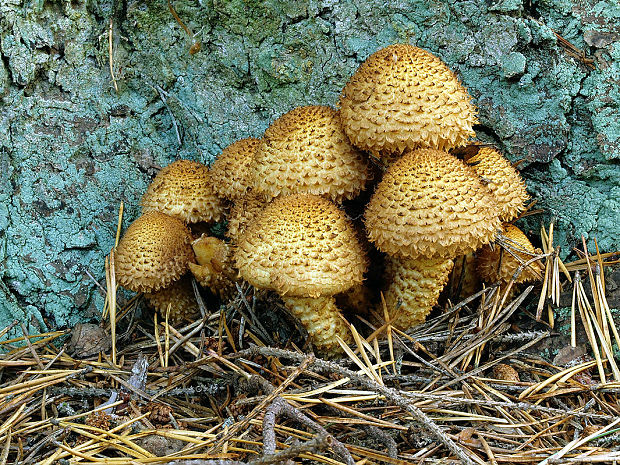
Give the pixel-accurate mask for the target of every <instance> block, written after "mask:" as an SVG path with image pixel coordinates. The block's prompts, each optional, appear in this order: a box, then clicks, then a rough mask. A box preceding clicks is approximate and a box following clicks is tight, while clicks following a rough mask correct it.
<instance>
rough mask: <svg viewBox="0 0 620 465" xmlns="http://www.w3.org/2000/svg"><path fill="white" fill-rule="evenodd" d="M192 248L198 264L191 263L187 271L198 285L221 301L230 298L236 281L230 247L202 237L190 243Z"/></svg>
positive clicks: (210, 238)
mask: <svg viewBox="0 0 620 465" xmlns="http://www.w3.org/2000/svg"><path fill="white" fill-rule="evenodd" d="M192 248H193V249H194V253H195V254H196V261H197V262H198V264H194V263H191V264H190V267H189V269H190V271H191V272H192V274H193V275H194V277H195V278H196V280H197V281H198V283H200V285H201V286H203V287H207V288H209V289H211V291H212V292H213V293H214V294H217V295H219V296H220V297H221V298H222V299H226V298H228V297H230V296H231V295H232V294H233V293H234V290H235V281H236V280H237V278H236V276H237V273H236V271H235V269H234V267H233V264H232V252H231V250H230V246H229V245H228V244H227V243H226V242H224V241H222V240H221V239H218V238H217V237H209V236H204V235H203V236H201V237H200V238H198V239H196V240H195V241H194V242H192Z"/></svg>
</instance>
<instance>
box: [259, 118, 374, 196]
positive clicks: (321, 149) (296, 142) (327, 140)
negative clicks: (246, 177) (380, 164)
mask: <svg viewBox="0 0 620 465" xmlns="http://www.w3.org/2000/svg"><path fill="white" fill-rule="evenodd" d="M250 170H251V171H252V172H253V176H254V189H255V190H256V191H257V192H261V193H263V194H265V196H266V197H268V198H273V197H277V196H278V195H289V194H303V193H305V194H315V195H322V196H325V197H328V198H329V199H331V200H333V201H334V202H338V203H339V202H341V201H342V200H345V199H352V198H354V197H356V196H357V195H358V194H359V192H360V191H361V190H362V189H363V188H364V186H365V184H366V182H367V181H368V179H369V178H370V168H369V166H368V161H367V160H366V157H365V156H364V155H363V154H362V153H361V152H360V151H359V150H357V149H356V148H355V147H353V146H352V145H351V144H350V143H349V141H348V139H347V136H346V135H345V134H344V132H343V130H342V126H341V124H340V118H339V116H338V112H337V111H336V110H334V109H332V108H329V107H325V106H307V107H299V108H295V109H293V110H291V111H289V112H288V113H285V114H284V115H282V116H281V117H280V118H278V119H277V120H275V121H274V122H273V123H272V124H271V126H269V127H268V128H267V130H266V131H265V135H264V136H263V139H262V141H261V143H260V145H259V146H258V148H257V149H256V152H255V154H254V158H253V161H252V164H251V167H250Z"/></svg>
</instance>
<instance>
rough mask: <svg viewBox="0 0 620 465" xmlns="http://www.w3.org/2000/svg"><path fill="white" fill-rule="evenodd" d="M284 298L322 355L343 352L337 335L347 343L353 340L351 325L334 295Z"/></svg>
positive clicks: (285, 303)
mask: <svg viewBox="0 0 620 465" xmlns="http://www.w3.org/2000/svg"><path fill="white" fill-rule="evenodd" d="M282 300H283V301H284V305H285V306H286V308H287V309H288V311H289V312H291V313H292V314H293V316H294V317H296V318H297V319H299V321H301V324H302V325H303V326H304V328H306V331H308V336H309V337H310V341H311V342H312V345H313V346H314V348H315V349H316V351H317V352H318V353H319V354H320V355H321V356H325V357H328V358H331V357H335V356H337V355H340V354H342V348H341V347H340V345H339V344H338V342H337V340H336V336H339V337H340V338H341V339H342V340H343V341H344V342H346V343H347V344H350V343H351V342H353V338H352V336H351V332H350V331H349V327H348V325H347V324H346V322H345V321H344V319H343V318H342V317H341V316H340V310H339V309H338V307H337V306H336V300H335V299H334V297H333V296H324V297H289V296H282Z"/></svg>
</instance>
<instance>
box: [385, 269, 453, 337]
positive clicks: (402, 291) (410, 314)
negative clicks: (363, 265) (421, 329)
mask: <svg viewBox="0 0 620 465" xmlns="http://www.w3.org/2000/svg"><path fill="white" fill-rule="evenodd" d="M453 265H454V262H453V261H452V260H451V259H449V258H448V259H446V258H423V257H419V258H406V259H405V258H396V257H389V259H388V261H387V272H388V275H390V276H391V278H392V280H391V283H390V285H389V287H388V289H387V290H386V291H385V293H384V298H385V304H386V306H387V309H388V312H389V313H390V315H391V316H394V315H396V319H395V320H394V321H393V322H392V325H394V326H396V327H397V328H400V329H402V330H407V329H409V328H411V327H412V326H415V325H419V324H420V323H423V322H424V321H425V320H426V316H427V315H428V314H429V313H430V312H431V310H432V309H433V305H435V304H436V303H437V299H439V294H440V293H441V290H442V289H443V288H444V286H445V285H446V283H447V282H448V277H449V275H450V271H451V270H452V266H453ZM381 313H382V312H381Z"/></svg>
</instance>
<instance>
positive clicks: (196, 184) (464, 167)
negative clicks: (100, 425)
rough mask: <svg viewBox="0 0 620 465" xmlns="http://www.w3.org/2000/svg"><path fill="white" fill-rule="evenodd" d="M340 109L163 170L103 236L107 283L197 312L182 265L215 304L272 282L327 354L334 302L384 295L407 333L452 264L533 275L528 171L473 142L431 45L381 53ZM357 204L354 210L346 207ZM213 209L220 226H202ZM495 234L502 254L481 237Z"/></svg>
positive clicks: (374, 300) (344, 339)
mask: <svg viewBox="0 0 620 465" xmlns="http://www.w3.org/2000/svg"><path fill="white" fill-rule="evenodd" d="M338 108H339V109H338V110H335V109H333V108H330V107H327V106H321V105H313V106H304V107H299V108H294V109H292V110H291V111H289V112H288V113H285V114H284V115H282V116H280V117H279V118H277V119H276V120H275V121H273V122H272V123H271V125H270V126H269V127H268V128H267V130H266V131H265V133H264V134H263V135H262V137H260V138H247V139H243V140H239V141H237V142H235V143H233V144H232V145H230V146H228V147H227V148H226V149H224V151H223V152H222V153H221V154H220V156H219V157H218V158H217V160H216V161H215V163H214V164H213V165H212V166H211V167H210V168H209V167H207V166H205V165H202V164H200V163H198V162H194V161H189V160H178V161H176V162H174V163H172V164H170V165H169V166H167V167H165V168H163V169H162V170H161V171H160V172H159V174H158V175H157V176H156V177H155V179H154V180H153V182H152V184H151V185H150V186H149V188H148V190H147V192H146V193H145V194H144V196H143V198H142V201H141V205H142V212H143V215H142V216H141V217H139V218H138V219H136V220H135V221H134V223H133V224H131V226H130V227H129V228H128V230H127V231H126V232H125V234H124V236H123V237H122V239H121V241H120V243H119V245H118V247H117V249H116V253H115V256H116V259H115V260H116V261H115V266H116V270H115V271H116V276H117V279H118V282H119V283H120V284H121V285H122V286H124V287H125V288H127V289H129V290H132V291H136V292H143V293H144V295H145V298H146V300H147V301H148V302H149V303H150V305H151V306H153V307H154V308H155V309H156V310H157V311H159V312H166V310H168V309H169V319H170V321H171V322H172V323H180V322H183V321H186V320H191V319H194V318H196V317H197V315H198V306H197V304H196V301H195V297H194V292H193V288H192V284H191V277H192V275H193V277H194V278H195V279H196V281H197V282H198V283H199V284H200V285H202V286H203V287H205V288H207V289H209V291H210V292H211V293H212V294H213V295H214V298H215V297H217V299H220V300H219V301H220V302H221V301H223V302H225V301H226V300H228V299H231V298H232V297H233V296H234V295H235V293H236V289H237V285H236V283H237V282H239V281H242V280H245V281H247V282H248V283H250V284H251V285H252V286H254V287H256V288H260V289H266V290H269V291H271V292H276V293H277V294H278V295H279V296H280V298H281V299H282V302H283V303H284V306H285V307H286V308H287V309H288V311H289V312H290V313H291V314H292V315H293V316H294V317H296V318H297V319H298V320H299V321H300V322H301V324H302V325H303V327H304V328H305V329H306V331H307V333H308V339H309V343H310V344H311V346H312V347H313V348H314V350H315V351H316V352H317V353H318V354H319V355H321V356H324V357H336V356H338V355H340V354H342V353H343V349H342V345H343V344H347V343H351V342H352V340H353V338H352V334H351V330H350V328H349V325H348V323H347V321H346V319H345V318H344V317H343V312H344V313H346V311H353V312H355V313H357V314H359V315H364V316H365V318H366V320H367V321H369V322H372V323H375V324H381V323H382V319H383V318H384V316H385V312H384V308H385V309H386V310H387V315H388V318H389V320H390V324H392V325H393V326H395V327H397V328H399V329H401V330H407V329H409V328H411V327H413V326H415V325H418V324H420V323H423V322H424V321H425V319H426V317H427V315H428V314H429V313H430V312H431V311H432V309H433V307H434V306H435V305H436V304H437V302H438V299H439V296H440V293H441V292H442V290H443V288H444V286H445V285H446V283H447V282H448V280H449V277H450V273H451V272H452V273H458V274H459V276H460V280H461V284H462V289H461V295H468V293H473V292H475V291H476V290H477V289H476V286H477V285H478V283H479V282H480V280H483V281H485V282H487V283H490V284H494V283H500V285H505V284H506V283H507V282H508V281H510V279H511V278H512V276H513V273H515V271H516V270H517V269H519V267H521V265H523V264H524V263H526V262H527V263H528V264H527V266H525V267H524V268H525V270H524V272H523V273H521V274H520V276H519V279H518V281H525V280H533V279H536V278H539V277H540V269H541V265H540V263H539V262H536V261H533V260H530V259H531V258H532V257H533V256H535V255H536V253H537V251H536V250H535V249H534V248H533V246H532V245H531V243H530V242H529V240H528V239H527V238H526V237H525V235H524V234H523V232H521V231H520V230H519V229H518V228H517V227H516V226H514V225H513V224H512V223H511V222H513V221H514V220H515V219H516V218H517V217H518V215H519V214H520V212H522V211H523V210H524V208H525V202H526V201H527V200H528V198H529V196H528V194H527V191H526V188H525V184H524V182H523V180H522V179H521V177H520V175H519V173H518V172H517V171H516V169H515V168H514V167H513V165H512V164H511V163H510V162H509V161H508V160H507V159H506V158H505V157H504V156H503V155H502V154H501V153H500V152H499V151H497V150H496V149H494V148H492V147H489V146H487V145H484V144H481V143H479V142H476V141H473V138H475V132H474V130H473V127H474V125H475V124H477V119H476V109H475V107H474V105H473V104H472V102H471V97H470V96H469V95H468V94H467V91H466V89H465V88H464V87H463V86H462V85H461V83H460V82H459V80H458V79H457V77H456V75H455V74H454V73H453V72H452V71H451V70H450V69H449V68H448V67H447V66H446V65H445V64H444V63H443V62H442V61H441V60H440V59H439V58H437V57H436V56H434V55H433V54H431V53H429V52H428V51H425V50H423V49H420V48H417V47H414V46H412V45H404V44H397V45H391V46H388V47H386V48H383V49H381V50H378V51H377V52H375V53H373V54H372V55H371V56H370V57H368V59H367V60H366V61H365V62H364V63H362V64H361V65H360V67H359V68H358V70H357V71H356V72H355V73H354V74H353V76H352V77H351V78H350V80H349V82H348V83H347V84H346V86H345V87H344V89H343V91H342V93H341V96H340V101H339V103H338ZM364 193H366V195H364ZM355 209H357V211H360V209H363V210H364V213H363V215H353V214H347V211H349V210H351V211H352V210H355ZM223 219H225V220H226V221H227V228H228V229H227V231H226V237H225V238H218V237H214V236H212V235H208V234H205V233H204V232H203V231H208V230H209V225H210V224H213V223H215V222H218V221H221V220H223ZM498 234H503V235H504V236H505V237H506V238H507V240H508V242H511V243H514V245H515V249H514V251H509V253H503V251H502V250H501V248H500V247H499V246H498V245H497V244H495V245H493V242H494V240H495V239H496V238H497V237H498ZM457 279H458V278H457ZM380 293H382V295H383V300H382V299H381V297H380ZM384 306H385V307H384Z"/></svg>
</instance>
